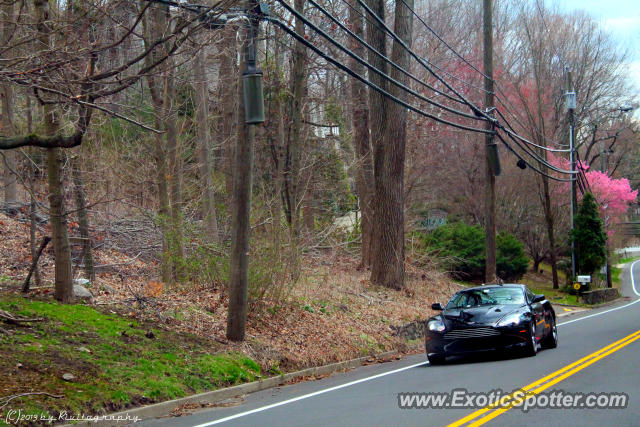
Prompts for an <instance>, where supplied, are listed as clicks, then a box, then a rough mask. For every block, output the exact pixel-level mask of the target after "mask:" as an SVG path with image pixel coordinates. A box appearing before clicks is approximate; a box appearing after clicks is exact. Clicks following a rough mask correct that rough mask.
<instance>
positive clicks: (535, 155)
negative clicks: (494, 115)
mask: <svg viewBox="0 0 640 427" xmlns="http://www.w3.org/2000/svg"><path fill="white" fill-rule="evenodd" d="M499 129H501V130H504V128H502V127H499ZM505 133H506V134H507V136H508V137H509V139H511V140H512V141H513V142H514V144H516V145H517V146H518V147H519V148H520V149H521V150H522V151H524V152H525V153H527V154H528V155H529V156H530V157H532V158H533V159H535V160H536V161H537V162H538V163H539V164H541V165H543V166H545V167H546V168H548V169H551V170H553V171H554V172H558V173H562V174H565V175H576V174H577V173H578V172H576V171H570V170H564V169H560V168H558V167H556V166H554V165H552V164H551V163H549V161H548V160H546V159H544V158H542V157H540V155H539V154H538V153H536V152H535V151H533V150H532V149H531V148H529V147H527V146H525V145H522V143H521V142H520V141H519V140H518V139H516V138H514V137H513V136H512V135H511V134H510V133H508V132H505Z"/></svg>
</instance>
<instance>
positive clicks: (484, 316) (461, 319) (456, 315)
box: [442, 305, 522, 328]
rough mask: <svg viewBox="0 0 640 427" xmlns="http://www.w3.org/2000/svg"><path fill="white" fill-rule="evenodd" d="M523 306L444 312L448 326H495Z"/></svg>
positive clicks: (443, 316)
mask: <svg viewBox="0 0 640 427" xmlns="http://www.w3.org/2000/svg"><path fill="white" fill-rule="evenodd" d="M521 308H522V306H521V305H488V306H479V307H469V308H462V309H448V310H444V311H443V312H442V318H443V319H444V321H445V323H446V324H447V325H446V326H447V327H449V328H451V327H456V326H458V327H464V326H480V325H494V324H495V323H496V322H497V321H498V320H500V319H502V318H503V317H504V316H506V315H508V314H510V313H513V312H516V311H518V310H519V309H521Z"/></svg>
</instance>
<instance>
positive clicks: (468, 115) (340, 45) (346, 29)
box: [286, 0, 482, 120]
mask: <svg viewBox="0 0 640 427" xmlns="http://www.w3.org/2000/svg"><path fill="white" fill-rule="evenodd" d="M308 1H309V3H311V4H312V5H313V6H314V7H316V8H317V9H318V10H320V11H321V12H322V13H323V14H324V15H326V16H327V17H328V18H329V19H330V20H331V21H333V22H334V23H335V24H336V25H338V26H339V27H340V28H341V29H342V30H344V31H345V32H347V33H348V34H349V35H350V36H351V37H353V38H355V39H356V40H358V41H359V42H360V43H362V44H363V45H364V46H365V47H366V48H367V49H369V50H371V51H372V52H374V53H375V54H377V55H378V56H380V57H381V58H382V59H384V60H385V61H386V62H387V63H389V64H390V65H391V66H392V67H394V68H395V69H397V70H398V71H400V72H402V73H403V74H405V75H406V76H408V77H410V78H411V79H412V80H414V81H416V82H418V83H420V84H422V85H423V86H426V87H427V88H429V89H431V90H432V91H434V92H437V93H440V91H437V90H436V89H435V88H433V87H431V86H430V85H428V84H426V83H424V82H422V81H421V80H420V79H418V78H417V77H415V76H414V75H413V74H411V73H410V72H408V71H406V70H405V69H404V68H402V67H400V66H399V65H397V64H396V63H395V62H393V61H392V60H390V59H389V58H388V57H386V56H385V55H383V54H382V53H380V52H379V51H377V50H376V49H375V48H374V47H373V46H371V45H370V44H369V43H367V42H366V41H364V40H363V39H362V38H361V37H359V36H358V35H357V34H355V33H354V32H353V31H351V30H350V29H348V28H347V27H345V26H344V25H343V24H342V23H341V22H340V21H339V20H338V19H336V18H335V17H334V16H333V15H331V14H330V13H329V12H328V11H327V10H326V9H324V8H323V7H322V6H320V5H319V4H318V3H316V2H315V1H314V0H308ZM286 7H287V8H289V6H288V5H287V6H286ZM296 16H298V15H296ZM307 25H308V26H310V25H309V24H307ZM319 31H322V30H316V32H319ZM321 35H323V37H324V38H326V39H327V40H329V41H330V42H331V43H333V44H334V45H336V46H338V48H340V49H341V50H342V51H344V52H345V53H347V54H348V55H349V56H351V57H352V58H354V59H356V60H357V61H358V62H360V63H361V64H363V65H365V64H366V66H367V67H368V68H369V69H371V70H373V71H375V72H376V73H377V74H379V75H380V76H381V77H382V78H384V79H386V80H388V81H391V82H392V83H394V84H395V85H396V86H398V87H400V88H402V89H404V90H405V91H407V92H409V93H410V94H412V95H413V96H415V97H417V98H419V99H421V100H422V101H425V102H427V103H429V104H431V105H434V106H436V107H438V108H441V109H443V110H446V111H449V112H450V113H453V114H457V115H459V116H462V117H466V118H469V119H473V120H482V118H480V117H478V116H477V115H472V114H468V113H465V112H463V111H459V110H456V109H454V108H450V107H447V106H446V105H442V104H440V103H438V102H436V101H432V100H430V99H428V98H426V97H423V96H422V95H420V94H418V93H417V92H415V91H413V90H411V89H410V88H408V87H406V86H405V85H403V84H402V83H400V82H397V81H396V80H394V79H392V78H391V77H388V76H387V75H386V74H385V73H384V72H382V71H380V70H378V69H377V68H376V67H374V66H373V65H372V64H370V63H369V62H367V61H365V60H364V59H361V58H360V57H358V56H357V55H356V54H355V53H353V52H352V51H350V50H349V49H347V48H346V47H344V46H343V45H342V44H341V43H339V42H337V41H335V40H333V39H332V38H331V37H330V36H329V35H326V36H325V35H324V34H323V33H321ZM443 95H444V94H443ZM451 99H454V98H451ZM454 100H455V99H454ZM455 101H457V102H461V101H459V100H455Z"/></svg>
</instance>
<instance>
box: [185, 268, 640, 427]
mask: <svg viewBox="0 0 640 427" xmlns="http://www.w3.org/2000/svg"><path fill="white" fill-rule="evenodd" d="M638 262H640V260H638V261H635V262H634V263H633V264H631V268H630V269H629V273H630V275H631V287H632V288H633V292H634V293H635V294H636V295H638V296H639V297H640V293H639V292H638V290H637V289H636V283H635V280H634V279H633V266H634V265H636V263H638ZM638 302H640V299H637V300H635V301H634V302H632V303H629V304H625V305H622V306H620V307H616V308H612V309H610V310H605V311H601V312H599V313H595V314H590V315H589V316H584V317H579V318H577V319H573V320H569V321H568V322H563V323H558V326H562V325H567V324H569V323H573V322H578V321H580V320H585V319H588V318H590V317H595V316H600V315H602V314H606V313H610V312H612V311H616V310H621V309H623V308H627V307H629V306H630V305H633V304H636V303H638ZM428 364H429V362H421V363H416V364H414V365H410V366H405V367H404V368H399V369H394V370H393V371H389V372H383V373H381V374H377V375H373V376H371V377H366V378H361V379H359V380H355V381H350V382H348V383H344V384H340V385H337V386H335V387H329V388H325V389H322V390H318V391H314V392H313V393H308V394H303V395H302V396H298V397H294V398H292V399H287V400H283V401H282V402H277V403H272V404H271V405H266V406H262V407H260V408H256V409H252V410H250V411H246V412H240V413H238V414H235V415H230V416H228V417H224V418H220V419H218V420H214V421H209V422H207V423H204V424H198V425H196V426H194V427H207V426H212V425H215V424H220V423H224V422H226V421H231V420H235V419H236V418H241V417H244V416H246V415H251V414H255V413H258V412H263V411H267V410H269V409H272V408H277V407H278V406H283V405H287V404H289V403H293V402H297V401H299V400H304V399H308V398H310V397H314V396H318V395H320V394H324V393H329V392H331V391H334V390H340V389H341V388H345V387H350V386H352V385H355V384H360V383H363V382H366V381H371V380H374V379H376V378H381V377H384V376H387V375H393V374H397V373H398V372H402V371H406V370H409V369H412V368H416V367H418V366H423V365H428Z"/></svg>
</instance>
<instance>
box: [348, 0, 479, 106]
mask: <svg viewBox="0 0 640 427" xmlns="http://www.w3.org/2000/svg"><path fill="white" fill-rule="evenodd" d="M340 1H341V2H342V3H344V4H345V5H347V6H348V7H349V8H350V9H352V10H354V11H355V12H356V13H357V14H358V15H360V16H361V17H363V18H364V19H365V21H366V22H367V24H368V25H376V23H374V22H373V21H372V20H371V19H370V18H368V17H367V15H365V14H364V13H362V11H361V10H359V9H357V8H356V7H354V6H353V5H352V4H350V3H349V2H348V1H347V0H340ZM422 59H423V60H424V61H426V63H427V64H429V65H430V66H432V67H433V68H435V69H437V70H438V71H440V72H442V73H443V74H446V75H448V76H449V77H451V78H453V79H456V80H458V81H460V82H461V83H462V84H464V85H466V86H469V87H471V88H473V89H476V90H478V91H482V92H484V91H485V90H484V89H483V88H481V87H480V86H476V85H474V84H473V83H469V82H468V81H466V80H464V79H463V78H460V77H458V76H456V75H455V74H453V73H450V72H448V71H447V70H445V69H444V68H442V67H439V66H438V65H436V64H434V63H433V62H431V61H429V60H428V59H427V58H422ZM420 83H421V84H425V85H426V83H422V81H421V82H420ZM427 86H428V85H427ZM428 87H429V88H430V89H432V90H433V91H435V92H437V93H438V94H440V95H442V96H444V97H446V98H448V99H451V100H452V101H455V102H459V103H461V104H465V103H464V102H463V101H461V100H460V99H457V98H454V97H452V96H451V95H449V94H447V93H445V92H443V91H440V90H438V89H436V88H433V87H431V86H428ZM465 105H466V104H465Z"/></svg>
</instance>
